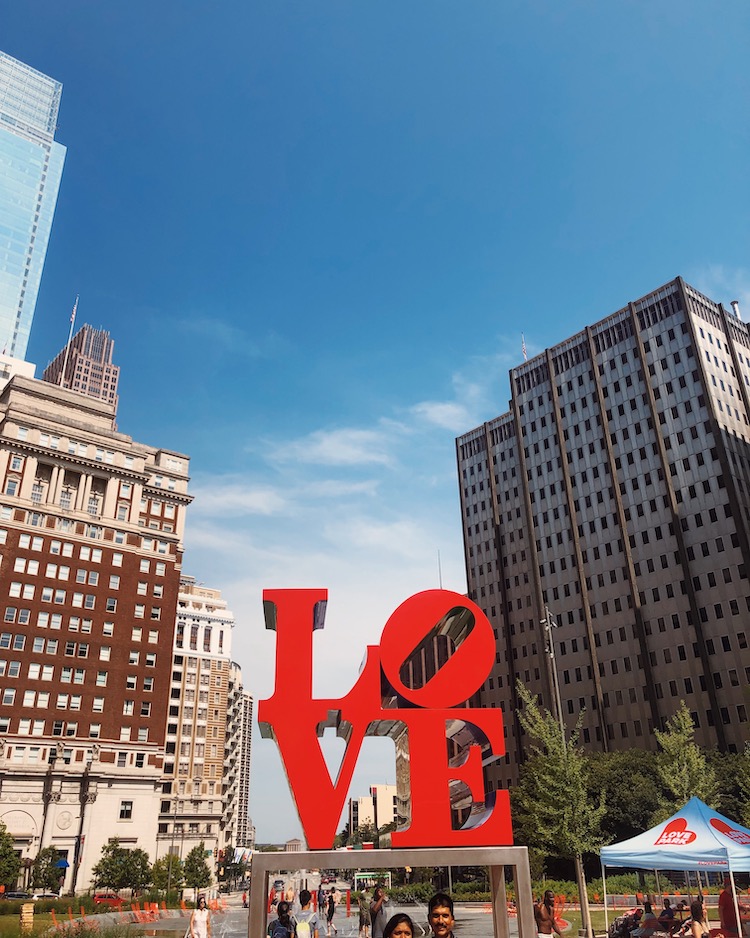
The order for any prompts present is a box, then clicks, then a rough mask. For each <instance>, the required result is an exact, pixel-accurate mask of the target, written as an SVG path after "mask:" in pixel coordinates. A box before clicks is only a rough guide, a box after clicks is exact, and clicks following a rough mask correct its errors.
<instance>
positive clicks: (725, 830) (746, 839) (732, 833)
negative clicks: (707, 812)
mask: <svg viewBox="0 0 750 938" xmlns="http://www.w3.org/2000/svg"><path fill="white" fill-rule="evenodd" d="M709 823H710V824H711V827H713V828H714V829H715V830H717V831H718V832H719V833H720V834H723V835H724V836H725V837H728V838H729V839H730V840H733V841H734V842H735V843H736V844H750V834H748V833H747V831H738V830H737V828H736V827H730V826H729V824H727V822H726V821H723V820H722V819H721V818H718V817H712V818H711V820H710V822H709Z"/></svg>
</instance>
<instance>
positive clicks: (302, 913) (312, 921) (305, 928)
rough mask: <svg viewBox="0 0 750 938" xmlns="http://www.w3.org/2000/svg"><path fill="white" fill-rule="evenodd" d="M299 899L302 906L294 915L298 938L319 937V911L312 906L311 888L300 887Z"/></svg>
mask: <svg viewBox="0 0 750 938" xmlns="http://www.w3.org/2000/svg"><path fill="white" fill-rule="evenodd" d="M299 901H300V905H301V906H302V908H301V909H300V910H299V912H298V913H297V914H296V915H295V916H294V919H295V922H296V924H297V938H318V913H317V912H315V911H314V909H311V908H310V902H311V901H312V896H311V894H310V890H309V889H300V893H299Z"/></svg>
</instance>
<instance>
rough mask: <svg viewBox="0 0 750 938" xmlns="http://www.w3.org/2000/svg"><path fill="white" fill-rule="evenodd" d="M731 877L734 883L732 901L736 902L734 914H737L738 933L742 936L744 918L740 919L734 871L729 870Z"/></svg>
mask: <svg viewBox="0 0 750 938" xmlns="http://www.w3.org/2000/svg"><path fill="white" fill-rule="evenodd" d="M729 879H730V881H731V883H732V901H733V902H734V914H735V915H736V916H737V934H738V935H740V936H742V920H741V919H740V905H739V903H738V902H737V890H736V889H735V888H734V873H733V872H732V870H731V869H730V870H729Z"/></svg>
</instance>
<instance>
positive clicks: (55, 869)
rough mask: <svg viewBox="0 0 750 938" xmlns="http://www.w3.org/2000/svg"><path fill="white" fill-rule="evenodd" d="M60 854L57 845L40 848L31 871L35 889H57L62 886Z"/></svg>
mask: <svg viewBox="0 0 750 938" xmlns="http://www.w3.org/2000/svg"><path fill="white" fill-rule="evenodd" d="M59 859H60V854H59V853H58V852H57V850H56V848H55V847H45V848H44V850H40V851H39V853H38V854H37V855H36V859H35V860H34V866H33V868H32V871H31V882H32V884H33V886H34V888H35V889H43V890H55V891H56V890H57V889H59V888H60V875H61V872H64V870H62V871H61V870H60V867H59V866H58V865H57V862H58V860H59Z"/></svg>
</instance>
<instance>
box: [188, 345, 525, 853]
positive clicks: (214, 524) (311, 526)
mask: <svg viewBox="0 0 750 938" xmlns="http://www.w3.org/2000/svg"><path fill="white" fill-rule="evenodd" d="M511 344H517V343H515V342H513V343H511V341H510V340H508V342H507V343H503V342H500V343H499V345H498V349H499V350H498V351H496V352H493V353H491V354H487V355H484V356H481V357H476V358H474V359H472V360H471V361H470V362H468V363H467V366H466V368H463V369H460V370H458V371H456V373H455V374H454V375H452V376H451V379H450V384H449V387H448V389H447V393H446V394H445V399H444V400H438V399H430V400H424V401H421V402H419V403H416V404H413V405H411V406H408V405H407V406H406V407H404V409H403V410H402V411H399V412H398V413H391V414H386V415H385V416H383V417H382V418H381V419H379V420H377V421H375V422H374V423H373V424H372V425H370V426H363V427H356V426H349V427H338V428H330V427H328V428H317V429H314V430H312V431H311V432H309V433H307V434H304V435H302V436H300V437H296V438H293V439H291V440H282V439H277V440H270V441H264V443H263V446H262V447H259V448H258V449H251V448H250V447H249V446H247V447H246V448H245V450H244V453H243V456H244V458H246V459H248V460H250V461H251V462H252V464H253V469H252V473H253V478H252V479H251V480H243V479H242V478H241V477H239V476H236V475H235V476H229V475H223V476H222V475H219V476H217V477H216V478H213V479H212V478H210V477H207V476H202V477H200V478H199V479H198V482H197V485H196V486H195V487H194V488H193V490H192V491H193V492H194V494H195V495H196V501H195V505H194V506H193V507H192V508H191V510H190V513H189V519H188V531H187V536H186V545H187V553H186V558H185V563H184V569H185V570H186V572H188V573H192V574H194V575H197V576H199V577H200V579H201V580H203V581H204V582H205V583H206V584H208V585H211V586H216V587H218V588H221V589H222V592H223V595H224V597H225V598H226V599H227V601H228V603H229V605H230V608H231V609H232V610H233V612H234V614H235V618H236V626H235V629H234V630H233V639H232V641H233V657H234V659H235V660H236V661H238V662H239V663H240V664H241V665H242V667H243V679H244V683H245V687H246V688H247V689H248V690H249V691H250V692H251V693H253V694H254V695H255V697H256V699H263V698H265V697H267V696H269V695H270V694H271V692H272V690H273V682H274V675H275V649H276V640H275V636H274V634H273V633H272V632H268V631H267V630H266V629H265V627H264V621H263V611H262V602H261V599H262V591H263V589H267V588H272V587H273V588H300V587H325V588H327V589H328V590H329V603H328V612H327V616H326V627H325V629H324V630H323V631H322V632H321V633H316V635H315V636H314V640H313V642H314V644H313V647H314V678H313V686H314V694H315V696H317V697H338V696H340V695H342V694H344V693H346V691H347V690H348V689H349V688H350V687H351V685H352V684H353V682H354V681H355V680H356V676H357V670H358V667H359V664H360V662H361V660H362V657H363V655H364V653H365V649H366V647H367V645H368V644H375V643H377V642H378V640H379V637H380V634H381V631H382V629H383V626H384V625H385V622H386V621H387V619H388V617H389V616H390V614H391V613H392V612H393V611H394V609H396V607H397V606H398V605H400V604H401V603H402V602H403V601H404V600H405V599H406V598H408V597H409V596H410V595H412V594H413V593H415V592H418V591H420V590H423V589H432V588H435V587H436V586H438V585H439V582H440V576H442V582H443V585H444V586H445V588H446V589H454V590H456V591H457V592H464V591H465V589H466V579H465V569H464V560H463V540H462V535H461V519H460V513H459V498H458V482H457V479H456V466H455V448H454V436H455V435H456V434H458V433H461V432H464V431H467V430H470V429H472V428H473V427H474V426H476V425H477V424H479V423H481V422H482V421H483V420H487V419H490V418H491V417H494V416H496V415H497V414H498V413H499V412H501V410H502V409H503V404H502V401H503V400H504V399H506V398H507V390H502V383H503V382H505V383H506V385H507V377H506V375H507V368H508V367H510V365H511V364H514V363H517V361H518V355H516V356H515V357H514V358H513V357H512V356H511V355H510V353H508V352H507V351H505V347H506V346H507V348H510V346H511ZM529 344H530V343H529ZM269 453H270V454H271V455H270V457H269ZM260 480H262V481H260ZM193 518H194V519H195V521H193V520H192V519H193ZM438 552H439V553H440V566H439V564H438ZM288 667H289V669H290V673H292V671H293V667H294V663H293V662H289V663H288ZM256 740H257V741H256V742H254V744H253V773H252V791H251V811H252V814H253V817H254V819H255V821H256V823H257V826H258V833H259V838H260V839H261V841H262V840H267V839H280V838H282V837H291V836H296V835H298V834H299V833H300V829H299V825H298V823H297V821H296V820H295V818H296V815H295V813H294V810H293V806H292V803H291V798H290V796H289V795H288V793H287V786H286V781H285V778H284V774H283V769H282V766H281V763H280V760H279V756H278V752H277V750H276V747H275V745H274V744H273V743H272V742H270V741H268V740H263V739H260V738H259V737H258V736H257V735H256ZM323 745H324V746H326V745H328V744H327V742H325V741H324V744H323ZM394 771H395V769H394V753H393V746H392V744H390V743H386V744H383V741H381V740H378V741H372V745H370V743H368V746H367V747H366V749H365V750H363V754H362V757H361V760H360V763H359V764H358V768H357V772H356V774H355V779H354V782H353V786H352V792H351V793H352V794H362V793H364V792H365V791H366V790H367V787H368V786H369V785H370V784H372V783H374V782H376V781H382V780H384V779H386V778H389V777H390V778H391V780H392V779H393V776H394ZM278 818H284V819H285V820H284V821H283V825H284V827H283V828H280V827H279V824H280V822H279V821H278V820H277V819H278Z"/></svg>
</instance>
